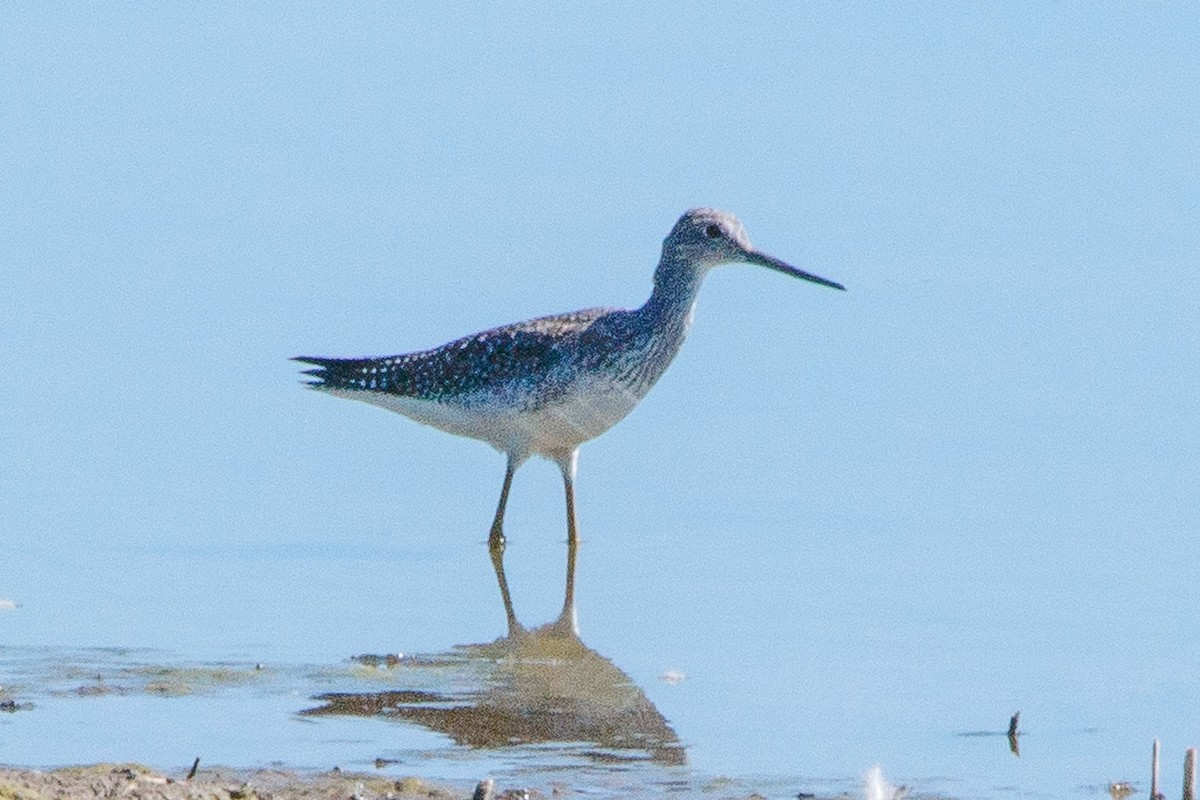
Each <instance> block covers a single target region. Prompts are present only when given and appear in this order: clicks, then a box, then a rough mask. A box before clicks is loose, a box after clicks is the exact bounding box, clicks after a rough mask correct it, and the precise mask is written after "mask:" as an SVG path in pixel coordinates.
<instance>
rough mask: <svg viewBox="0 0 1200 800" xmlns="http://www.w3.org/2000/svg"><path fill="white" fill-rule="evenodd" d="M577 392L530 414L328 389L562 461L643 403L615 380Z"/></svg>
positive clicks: (504, 406) (516, 451)
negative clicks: (639, 403) (561, 459)
mask: <svg viewBox="0 0 1200 800" xmlns="http://www.w3.org/2000/svg"><path fill="white" fill-rule="evenodd" d="M573 388H574V391H571V392H569V393H567V394H566V395H565V396H564V397H563V398H562V399H561V400H560V401H558V402H556V403H553V404H547V405H545V406H542V407H540V408H536V409H529V410H522V409H520V408H519V407H517V406H514V405H512V404H511V403H507V402H504V401H503V400H491V399H490V398H489V399H488V400H487V401H479V402H472V403H464V404H459V403H438V402H433V401H430V400H421V399H418V398H415V397H404V396H401V395H394V394H386V393H383V392H364V391H361V390H339V389H334V390H326V391H328V392H329V394H333V395H337V396H338V397H346V398H349V399H351V400H361V401H363V402H367V403H371V404H373V405H377V406H381V407H382V408H386V409H388V410H389V411H395V412H397V413H399V414H403V415H404V416H406V417H408V418H410V419H413V420H416V421H417V422H420V423H422V424H425V425H430V426H432V427H434V428H437V429H438V430H442V431H446V432H447V433H453V434H455V435H457V436H466V437H468V438H471V439H479V440H481V441H484V442H487V443H488V444H490V445H491V446H492V447H495V448H496V449H497V450H499V451H501V452H503V453H507V454H511V455H514V456H516V457H517V458H518V459H524V458H526V457H528V456H531V455H535V454H536V455H541V456H545V457H547V458H552V459H558V458H562V457H565V456H567V455H570V453H571V452H573V451H574V450H575V448H577V447H579V445H580V444H582V443H583V442H586V441H588V440H589V439H594V438H595V437H597V436H599V435H600V434H602V433H604V432H605V431H606V430H608V429H609V428H611V427H612V426H613V425H615V424H616V423H617V422H619V421H620V420H621V419H623V418H624V417H625V415H626V414H628V413H629V412H630V411H632V410H633V408H634V406H636V405H637V404H638V401H639V400H641V396H639V395H637V394H635V393H634V392H631V391H629V390H628V389H627V388H625V387H623V386H621V385H620V384H618V383H615V382H611V381H597V382H594V383H591V384H589V385H587V386H578V385H577V386H576V387H573Z"/></svg>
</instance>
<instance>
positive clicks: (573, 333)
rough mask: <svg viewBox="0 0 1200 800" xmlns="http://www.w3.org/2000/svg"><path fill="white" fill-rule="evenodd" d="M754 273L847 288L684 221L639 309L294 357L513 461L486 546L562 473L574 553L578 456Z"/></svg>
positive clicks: (353, 390)
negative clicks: (345, 353) (420, 345)
mask: <svg viewBox="0 0 1200 800" xmlns="http://www.w3.org/2000/svg"><path fill="white" fill-rule="evenodd" d="M735 262H744V263H749V264H758V265H759V266H763V267H768V268H770V269H773V270H776V271H777V272H782V273H784V274H785V275H791V276H793V277H796V278H802V279H804V280H806V281H812V282H813V283H818V284H821V285H822V286H829V287H832V288H834V289H845V287H844V286H842V285H841V284H840V283H837V282H835V281H831V280H827V279H826V278H822V277H819V276H817V275H813V274H812V273H809V272H805V271H804V270H801V269H797V268H796V267H793V266H791V265H790V264H787V263H785V262H783V261H780V260H779V259H777V258H775V257H773V256H769V255H767V254H766V253H763V252H762V251H761V250H757V249H755V248H754V247H753V246H752V245H751V244H750V240H749V238H748V237H747V236H746V230H745V228H744V227H743V226H742V223H741V222H739V221H738V219H737V217H735V216H733V215H732V214H729V213H727V212H724V211H718V210H716V209H712V208H694V209H692V210H690V211H688V212H686V213H685V214H684V215H683V216H682V217H680V218H679V221H678V222H676V223H675V226H674V227H673V228H672V229H671V232H670V234H668V235H667V238H666V239H665V240H664V241H663V248H662V257H661V258H660V259H659V262H658V268H657V269H655V271H654V290H653V292H651V294H650V299H649V300H647V301H646V303H645V304H644V305H642V306H641V307H640V308H635V309H621V308H590V309H585V310H583V311H574V312H570V313H567V314H558V315H555V316H549V317H537V318H535V319H530V320H526V321H524V322H516V323H513V324H511V325H504V326H501V327H499V328H492V329H491V330H486V331H482V332H480V333H476V334H472V335H471V336H464V337H463V338H461V339H456V340H454V341H452V342H449V343H447V344H444V345H442V346H441V347H436V348H434V349H432V350H422V351H419V352H413V353H404V354H401V355H395V356H383V357H378V358H325V357H321V356H297V357H296V358H295V359H294V360H296V361H302V362H304V363H306V364H313V365H315V366H316V369H309V370H305V371H304V374H306V375H311V376H313V378H314V380H311V381H309V382H308V385H309V386H310V387H311V388H313V389H317V390H320V391H323V392H326V393H328V394H332V395H336V396H338V397H347V398H350V399H352V400H361V401H363V402H367V403H372V404H374V405H378V406H382V407H383V408H386V409H388V410H390V411H396V412H398V413H400V414H403V415H405V416H406V417H410V418H411V419H414V420H416V421H417V422H420V423H423V424H425V425H431V426H433V427H435V428H438V429H440V430H443V431H446V432H447V433H453V434H457V435H459V436H467V437H470V438H472V439H479V440H481V441H484V442H487V443H488V444H490V445H491V446H492V447H494V448H496V449H497V450H499V451H500V452H501V453H504V455H505V456H506V457H507V462H506V465H505V470H504V485H503V487H502V488H501V490H500V502H499V504H498V505H497V507H496V515H495V517H494V518H493V521H492V527H491V532H490V535H489V537H488V543H489V545H490V547H491V549H492V551H493V553H495V552H496V551H497V550H501V549H502V548H503V545H504V509H505V506H506V505H507V503H508V492H509V489H510V487H511V486H512V480H513V474H514V473H515V472H516V471H517V468H518V467H520V466H521V464H523V463H524V462H525V461H526V460H527V459H529V458H530V457H531V456H534V455H538V456H543V457H545V458H548V459H550V460H551V461H554V462H555V463H556V464H558V467H559V469H560V470H561V471H562V478H563V487H564V490H565V492H566V501H567V541H568V544H569V545H570V546H571V547H572V548H574V546H575V544H576V541H577V535H576V526H575V489H574V485H575V471H576V463H577V457H578V452H579V446H580V445H581V444H583V443H584V442H586V441H588V440H589V439H594V438H596V437H597V436H599V435H600V434H602V433H604V432H605V431H606V430H608V429H609V428H611V427H612V426H613V425H615V424H616V423H617V422H619V421H620V420H621V419H622V418H624V417H625V415H626V414H628V413H629V412H630V411H632V410H633V408H634V406H636V405H637V404H638V402H640V401H641V399H642V398H643V397H645V396H646V393H647V392H648V391H649V390H650V387H651V386H653V385H654V383H655V381H657V380H658V379H659V377H661V376H662V374H663V372H664V371H665V370H666V368H667V366H668V365H669V364H670V363H671V360H672V359H673V358H674V357H675V354H676V353H678V352H679V348H680V346H681V345H682V344H683V340H684V337H685V336H686V335H687V332H688V329H689V328H690V327H691V324H692V312H693V309H694V307H695V304H696V296H697V293H698V292H699V290H700V284H701V283H702V282H703V280H704V276H705V275H706V274H708V271H709V270H710V269H712V268H713V267H718V266H721V265H722V264H730V263H735Z"/></svg>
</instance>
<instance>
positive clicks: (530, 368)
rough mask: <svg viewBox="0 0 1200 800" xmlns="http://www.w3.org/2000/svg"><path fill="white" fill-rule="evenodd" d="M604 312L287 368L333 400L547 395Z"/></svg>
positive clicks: (585, 312) (558, 317) (551, 318)
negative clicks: (552, 378) (577, 340)
mask: <svg viewBox="0 0 1200 800" xmlns="http://www.w3.org/2000/svg"><path fill="white" fill-rule="evenodd" d="M611 310H612V309H607V308H592V309H586V310H583V311H575V312H571V313H569V314H557V315H554V316H549V317H539V318H537V319H531V320H526V321H524V322H518V323H515V324H512V325H505V326H502V327H499V328H492V329H491V330H486V331H482V332H480V333H476V334H473V335H471V336H464V337H463V338H461V339H456V340H454V341H452V342H449V343H448V344H444V345H442V346H441V347H437V348H434V349H432V350H423V351H419V352H415V353H405V354H401V355H395V356H382V357H377V358H326V357H322V356H297V357H296V358H295V359H294V360H295V361H301V362H304V363H306V364H313V365H315V366H316V369H310V370H305V371H304V374H306V375H311V376H313V378H315V380H312V381H309V382H308V384H309V386H311V387H312V388H314V389H323V390H326V391H330V390H332V391H336V392H339V393H341V392H345V393H352V392H357V391H362V392H366V393H379V394H389V395H398V396H402V397H413V398H419V399H422V400H428V401H432V402H442V403H445V402H456V403H463V402H468V401H469V399H470V398H472V397H488V396H495V395H512V394H513V393H521V392H527V393H529V394H530V395H534V394H539V393H544V392H546V391H552V390H553V384H552V383H547V382H546V380H545V379H546V377H547V376H548V375H550V374H552V373H553V372H554V370H555V369H556V368H557V367H558V366H559V365H560V364H562V362H563V360H564V359H565V358H567V357H568V355H569V353H570V350H571V348H570V347H569V346H568V343H569V342H570V340H572V339H573V338H574V337H575V336H577V335H578V334H579V333H582V332H583V331H585V330H587V328H588V327H589V326H591V324H592V323H593V322H595V321H596V320H597V319H598V318H600V317H601V316H603V315H605V314H606V313H608V312H610V311H611ZM531 399H532V397H531ZM543 399H545V398H543Z"/></svg>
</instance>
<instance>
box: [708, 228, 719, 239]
mask: <svg viewBox="0 0 1200 800" xmlns="http://www.w3.org/2000/svg"><path fill="white" fill-rule="evenodd" d="M704 235H705V236H707V237H708V238H710V239H719V238H720V237H721V226H720V225H709V226H708V227H707V228H705V229H704Z"/></svg>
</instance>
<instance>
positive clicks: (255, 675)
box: [0, 531, 1200, 798]
mask: <svg viewBox="0 0 1200 800" xmlns="http://www.w3.org/2000/svg"><path fill="white" fill-rule="evenodd" d="M670 541H671V535H670V532H669V531H667V532H666V535H665V541H663V542H660V543H653V542H647V541H642V542H640V543H633V542H630V541H625V542H622V543H617V542H614V541H605V540H604V539H601V538H599V537H597V538H595V539H585V541H584V543H583V545H582V546H581V548H580V564H579V573H580V575H581V579H580V586H579V590H580V595H581V596H580V601H579V609H578V614H579V619H580V623H581V630H582V635H581V638H580V639H578V640H573V639H572V638H571V637H570V636H567V637H565V638H564V637H562V636H559V637H558V638H554V637H550V638H549V639H548V640H546V641H542V642H541V643H540V644H537V645H536V646H534V645H532V644H530V637H528V636H526V637H523V638H521V639H520V640H519V641H518V642H517V643H514V642H510V641H507V640H506V639H505V634H506V633H507V630H506V623H505V612H504V608H503V605H502V604H501V599H500V593H499V591H498V590H497V585H496V580H495V576H494V574H493V573H492V572H491V567H490V564H489V562H488V559H487V555H486V548H485V547H484V546H483V545H482V544H481V543H475V542H470V543H463V544H461V546H460V544H454V543H446V542H443V543H440V544H437V545H432V544H430V545H427V546H426V548H425V549H424V550H420V549H414V550H412V551H405V552H398V551H390V552H388V551H385V552H374V553H367V554H363V553H358V552H354V553H351V552H346V551H339V550H338V548H337V547H336V546H335V545H332V544H331V545H324V546H319V547H311V548H305V547H300V546H292V547H285V548H279V549H272V548H269V547H255V546H245V547H222V548H211V549H207V550H206V549H203V548H199V549H196V548H188V549H179V550H173V551H171V550H158V551H155V550H146V549H143V550H140V551H134V550H132V549H131V550H125V551H123V552H119V553H115V554H114V556H113V560H112V562H111V563H104V564H91V565H90V569H91V570H93V571H92V572H91V576H90V577H89V579H88V580H87V581H86V582H83V581H80V580H78V578H79V576H81V575H83V574H85V572H86V569H87V568H86V567H85V565H84V563H82V560H81V561H80V562H79V563H75V564H74V565H73V567H72V568H73V570H74V573H73V574H75V575H76V577H77V581H76V582H75V583H74V584H70V585H61V584H60V585H56V582H55V580H53V579H54V578H55V577H56V576H57V577H58V578H60V579H61V578H62V576H63V575H64V574H65V572H64V570H65V568H64V564H63V560H62V559H57V558H53V557H51V556H49V554H45V560H43V561H42V562H41V563H40V564H35V563H27V565H26V566H27V567H28V569H29V572H23V573H14V574H25V575H31V574H36V572H37V571H38V570H41V571H42V573H43V574H45V575H46V576H47V577H48V578H50V580H46V581H32V580H31V581H26V582H25V590H24V591H23V592H22V595H21V596H20V597H19V600H20V604H19V605H18V606H17V607H16V608H10V609H8V610H5V611H3V612H0V614H2V616H0V625H2V626H3V630H4V634H5V641H6V642H8V643H9V644H8V645H6V646H4V647H2V648H0V685H3V687H4V691H5V697H7V698H10V699H12V700H13V701H14V702H15V704H16V709H15V710H13V711H12V712H11V713H6V714H0V761H3V762H5V763H9V764H17V765H34V766H52V765H59V764H70V763H80V762H92V761H114V760H115V761H128V760H133V761H140V762H145V763H148V764H151V765H153V766H156V767H160V768H163V769H167V770H176V771H181V772H182V771H186V769H187V767H188V766H190V764H191V761H192V759H193V758H194V757H196V756H199V757H201V759H202V760H203V762H204V763H206V764H223V765H231V766H256V765H264V764H281V765H287V766H292V767H300V768H312V769H325V768H330V767H332V766H334V765H337V766H340V767H342V768H343V769H356V770H375V769H378V770H381V771H383V772H385V773H394V774H397V775H414V774H415V775H419V776H422V777H426V778H432V779H439V780H446V781H450V782H461V783H462V785H463V786H464V788H469V785H470V784H472V782H473V781H475V780H478V779H480V778H482V777H484V776H489V775H490V776H492V777H495V778H496V779H497V781H498V783H499V785H500V786H501V787H502V788H504V787H509V786H529V787H536V788H540V789H542V790H544V791H550V790H552V789H553V788H554V787H555V786H559V787H561V786H564V785H565V786H569V787H572V788H575V789H578V790H581V791H585V792H586V793H588V794H596V795H598V796H614V797H615V796H627V795H628V794H629V793H630V792H636V793H638V794H640V795H647V796H652V795H666V794H671V795H676V794H679V793H683V794H685V795H690V794H697V795H704V796H742V795H747V794H749V793H751V792H758V793H759V794H762V795H764V796H768V797H791V796H795V795H796V794H797V793H798V792H808V793H814V794H817V795H819V796H826V795H839V794H843V793H850V794H852V795H856V796H859V795H862V793H863V792H864V791H866V789H865V788H864V784H863V780H864V778H863V776H864V775H865V774H866V772H867V770H868V769H869V768H871V767H872V766H873V765H876V764H879V765H881V767H882V771H883V774H884V775H886V777H887V779H888V780H889V781H890V782H891V783H892V784H895V785H903V786H908V787H910V789H911V790H912V791H913V792H914V794H916V795H917V796H948V797H984V798H991V797H1012V796H1031V797H1038V796H1044V797H1061V796H1068V795H1075V796H1106V795H1107V785H1108V783H1109V782H1110V781H1115V780H1127V781H1130V782H1132V783H1134V784H1135V785H1136V786H1140V787H1141V788H1142V789H1145V788H1146V786H1147V785H1148V782H1147V779H1148V761H1149V755H1148V754H1149V749H1150V742H1151V739H1152V738H1153V737H1154V736H1158V737H1160V738H1162V739H1163V742H1164V762H1165V769H1164V772H1165V778H1169V779H1170V780H1169V783H1168V785H1174V784H1175V783H1177V781H1176V780H1175V775H1174V773H1173V770H1175V769H1177V767H1175V766H1174V762H1175V761H1181V760H1182V751H1183V748H1184V747H1186V746H1188V745H1189V744H1194V743H1195V737H1196V731H1197V725H1196V722H1197V720H1198V719H1200V715H1197V705H1196V704H1197V699H1196V694H1195V692H1194V686H1196V685H1197V683H1196V681H1197V679H1198V678H1200V675H1197V672H1196V670H1197V668H1196V666H1195V665H1194V664H1192V665H1181V664H1177V663H1172V664H1171V665H1170V668H1169V669H1165V668H1162V667H1161V664H1162V663H1163V662H1162V661H1160V660H1158V659H1155V658H1146V657H1145V656H1144V654H1143V653H1138V652H1136V649H1135V648H1133V647H1132V646H1126V647H1122V646H1118V645H1119V644H1120V643H1119V642H1115V641H1112V640H1111V639H1100V640H1099V641H1097V640H1096V638H1095V637H1096V634H1097V631H1096V629H1095V628H1091V629H1086V628H1085V630H1086V633H1084V634H1083V635H1080V634H1079V633H1078V632H1073V629H1072V627H1071V625H1070V624H1069V623H1070V621H1071V620H1072V619H1078V618H1080V616H1081V615H1080V612H1079V610H1078V609H1072V608H1070V607H1068V606H1065V605H1064V606H1059V607H1049V606H1047V607H1043V608H1042V609H1041V610H1042V612H1043V613H1042V614H1041V615H1040V616H1039V617H1033V616H1030V615H1029V614H1028V613H1027V612H1028V608H1027V607H1025V608H1024V611H1017V612H1014V611H1012V610H1010V609H1009V608H1006V607H1005V605H1004V604H1003V603H1000V602H997V604H996V607H995V608H994V609H991V611H990V613H989V614H988V616H987V624H986V625H980V624H977V622H978V621H977V619H976V615H975V613H973V611H972V609H977V608H979V607H980V606H982V605H985V604H986V603H985V600H984V598H982V597H980V596H979V595H978V593H977V594H976V595H974V596H971V595H965V596H964V597H963V601H962V603H961V604H959V605H958V606H951V605H947V606H945V607H943V608H941V610H940V612H939V613H937V614H931V613H929V612H928V610H926V611H925V612H924V613H922V608H923V606H922V605H921V603H920V602H919V598H920V597H921V596H922V593H920V592H917V591H915V590H916V588H917V587H915V586H913V584H912V582H911V581H910V580H907V579H906V578H905V576H904V574H903V570H900V571H897V570H899V565H898V564H892V566H891V569H889V568H887V567H886V566H885V565H884V564H882V563H877V564H867V563H864V564H859V565H857V568H856V569H850V570H840V571H839V570H833V569H830V570H829V572H828V573H826V576H825V577H824V578H822V577H821V571H820V570H816V569H813V568H812V566H811V559H810V570H811V571H806V572H805V573H804V574H797V573H796V570H795V569H794V568H793V567H792V565H791V564H790V563H788V562H787V561H785V560H783V559H780V558H779V557H777V556H772V554H770V553H767V552H758V553H756V554H752V553H751V552H750V551H748V550H747V549H746V548H745V547H742V546H738V545H736V544H735V543H733V542H732V541H730V540H728V539H724V540H723V539H721V538H720V537H716V538H714V539H712V540H711V541H709V542H708V543H707V544H706V545H705V546H703V547H698V546H695V545H692V544H688V543H685V542H682V541H678V540H676V541H675V544H676V545H677V546H675V547H670V546H668V544H669V543H670ZM565 554H566V548H565V547H563V546H562V545H561V543H559V542H555V541H552V540H549V539H548V538H547V537H542V538H541V539H539V538H537V537H535V536H532V535H531V536H529V537H528V539H526V540H521V539H517V540H515V541H514V543H513V544H510V547H509V552H508V557H507V564H508V566H509V569H508V573H509V574H508V579H509V582H510V584H511V586H512V591H513V595H514V597H515V600H516V609H515V615H516V617H517V618H518V619H520V620H521V621H522V622H523V623H526V624H532V623H533V622H537V621H549V620H552V619H553V618H554V617H555V616H556V615H557V612H558V604H559V603H560V602H561V593H562V590H563V585H562V576H563V571H562V568H563V565H564V561H565V558H564V557H565ZM66 561H67V565H68V566H71V565H70V559H69V558H68V559H66ZM531 562H532V563H531ZM667 564H669V565H670V569H669V574H664V575H662V576H656V575H655V573H656V572H663V573H665V572H666V571H667V570H666V567H665V566H664V565H667ZM607 570H617V572H615V573H613V574H621V575H624V576H626V579H625V580H624V581H623V583H624V588H623V589H622V590H621V591H603V588H604V582H603V581H597V580H596V576H598V575H603V574H604V573H605V571H607ZM535 573H538V574H537V577H531V576H533V575H534V574H535ZM856 575H857V577H856ZM681 576H687V579H686V580H684V579H683V578H682V577H681ZM889 576H890V578H891V580H890V581H889ZM69 583H70V582H68V584H69ZM667 585H674V587H675V589H674V590H673V591H671V590H666V589H665V586H667ZM847 586H850V587H853V588H854V589H855V590H856V591H847ZM34 587H44V591H40V592H39V591H34V590H33V588H34ZM872 587H874V588H872ZM946 590H947V587H945V586H938V585H936V584H932V583H931V584H929V585H927V586H926V587H925V592H924V593H925V594H937V593H939V592H944V591H946ZM80 596H88V597H92V598H98V602H97V605H96V606H95V607H93V608H87V609H85V608H84V607H83V605H82V604H81V602H80V599H79V598H80ZM72 598H74V599H72ZM999 599H1000V598H992V600H993V601H998V600H999ZM1013 603H1014V604H1015V606H1013V607H1014V608H1017V609H1021V608H1023V604H1022V603H1021V602H1020V600H1019V599H1014V600H1013ZM439 604H440V605H439ZM522 604H524V605H525V606H532V607H538V608H540V609H541V612H540V613H541V618H540V619H538V618H534V619H527V615H526V614H524V613H522ZM61 609H67V610H68V611H69V612H70V613H62V611H61ZM422 609H425V610H426V612H427V613H428V611H429V610H430V609H440V612H439V613H437V614H433V613H430V615H429V616H428V617H426V618H424V619H422V617H421V610H422ZM438 640H440V643H439V642H438ZM105 641H108V642H114V641H120V642H144V641H153V642H155V643H156V645H157V646H156V647H154V648H142V647H127V646H118V647H113V646H111V645H110V646H103V647H102V646H89V645H99V644H100V643H102V642H105ZM39 642H40V643H39ZM431 642H434V643H435V644H433V645H431ZM547 642H548V643H547ZM71 643H75V644H71ZM410 643H411V644H410ZM371 653H374V654H378V655H379V658H377V659H372V658H359V659H354V658H351V656H353V655H356V654H357V655H362V654H371ZM387 655H392V656H396V655H399V656H400V658H399V659H396V658H393V659H392V660H391V663H389V661H388V659H387V658H385V656H387ZM1017 710H1020V711H1021V712H1022V716H1021V737H1020V740H1019V741H1020V755H1019V756H1015V755H1014V754H1013V753H1012V752H1010V748H1009V742H1008V739H1007V737H1006V736H1005V731H1006V728H1007V725H1008V719H1009V716H1010V715H1011V714H1012V713H1013V712H1015V711H1017ZM1189 737H1190V738H1189ZM1175 751H1178V753H1177V754H1178V755H1179V758H1178V759H1175V758H1171V757H1170V756H1171V755H1172V754H1173V753H1174V752H1175ZM714 793H715V794H714Z"/></svg>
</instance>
